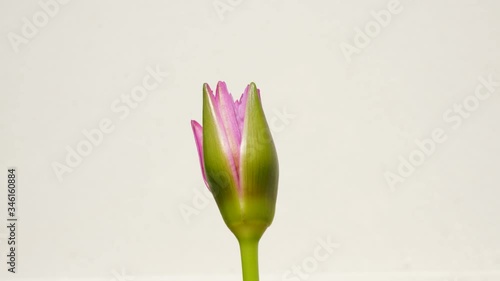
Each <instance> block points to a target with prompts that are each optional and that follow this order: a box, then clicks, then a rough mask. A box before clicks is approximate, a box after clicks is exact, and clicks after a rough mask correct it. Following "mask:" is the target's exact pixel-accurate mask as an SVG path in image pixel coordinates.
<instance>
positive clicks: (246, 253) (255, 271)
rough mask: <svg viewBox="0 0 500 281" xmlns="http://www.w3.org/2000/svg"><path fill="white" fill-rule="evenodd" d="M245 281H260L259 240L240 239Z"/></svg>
mask: <svg viewBox="0 0 500 281" xmlns="http://www.w3.org/2000/svg"><path fill="white" fill-rule="evenodd" d="M238 242H239V243H240V252H241V266H242V269H243V281H259V258H258V256H259V254H258V249H259V239H258V238H253V237H252V238H245V239H239V240H238Z"/></svg>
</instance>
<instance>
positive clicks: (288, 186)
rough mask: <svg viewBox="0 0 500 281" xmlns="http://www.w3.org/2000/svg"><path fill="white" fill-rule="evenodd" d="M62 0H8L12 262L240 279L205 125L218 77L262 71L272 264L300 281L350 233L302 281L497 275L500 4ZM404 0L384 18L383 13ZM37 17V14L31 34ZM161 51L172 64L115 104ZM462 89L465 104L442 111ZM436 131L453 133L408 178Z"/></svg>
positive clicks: (1, 258) (0, 162)
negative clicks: (14, 218)
mask: <svg viewBox="0 0 500 281" xmlns="http://www.w3.org/2000/svg"><path fill="white" fill-rule="evenodd" d="M47 2H48V0H41V3H42V5H43V3H47ZM56 3H57V9H56V12H54V10H52V11H53V15H52V16H50V17H48V18H47V19H48V20H47V22H43V20H44V18H43V15H41V14H40V13H45V15H46V12H44V10H43V8H42V6H41V4H40V3H39V1H14V0H2V1H0V34H1V38H2V39H1V40H0V50H1V52H0V87H1V88H0V168H1V169H2V170H3V171H0V179H1V184H0V188H1V191H0V219H1V220H2V221H5V220H6V218H7V213H6V208H7V205H6V203H7V192H6V175H7V171H6V170H7V167H10V166H15V167H17V169H18V177H19V185H18V217H19V222H18V225H19V226H18V230H17V231H18V233H17V235H18V237H17V238H18V253H17V256H18V265H17V270H18V273H17V274H16V275H15V276H14V275H13V274H10V273H7V266H6V264H5V262H6V260H5V258H6V257H5V255H6V250H7V245H6V239H5V238H6V237H7V235H8V233H7V229H6V228H4V227H2V228H0V240H1V242H0V254H1V255H0V264H1V266H0V269H1V270H0V279H2V280H18V279H19V280H20V278H48V280H58V279H64V278H68V280H71V279H74V278H75V280H80V279H78V278H95V280H117V281H124V280H149V279H151V278H153V277H156V278H159V279H154V280H164V279H161V278H160V277H162V276H165V277H168V276H171V278H172V280H203V279H205V280H212V279H213V280H226V279H217V278H218V277H217V276H219V275H220V276H226V277H227V280H241V276H240V260H239V251H238V246H237V243H236V239H235V238H234V237H233V236H232V234H231V233H230V232H229V230H228V229H227V228H226V226H225V225H224V224H223V222H222V218H221V216H220V214H219V212H218V210H217V208H216V205H215V204H214V202H213V199H212V198H209V197H206V187H205V186H204V184H203V180H202V177H201V174H200V168H199V164H198V158H197V157H198V156H197V153H196V148H195V144H194V140H193V136H192V131H191V127H190V124H189V122H190V120H191V119H197V120H201V101H202V96H201V89H202V84H203V83H204V82H208V83H209V84H210V85H211V86H212V88H214V87H215V85H216V83H217V81H218V80H224V81H226V82H227V84H228V87H229V90H230V91H231V92H232V93H233V95H235V96H237V97H239V95H240V94H241V93H242V92H243V90H244V88H245V86H246V85H247V84H248V83H249V82H251V81H254V82H256V84H257V86H258V87H259V88H260V90H261V94H262V100H263V104H264V110H265V112H266V115H267V118H268V120H272V125H271V127H272V131H273V136H274V140H275V143H276V146H277V149H278V155H279V160H280V186H279V196H278V202H277V213H276V217H275V220H274V223H273V225H272V226H271V227H270V228H269V229H268V231H267V232H266V234H265V235H264V237H263V238H262V240H261V244H260V267H261V274H262V278H261V279H262V280H286V278H284V274H287V271H290V270H292V269H293V267H294V266H301V267H302V268H303V265H304V262H306V261H311V257H313V253H314V250H315V248H316V247H317V245H318V242H317V241H318V240H319V239H327V238H328V237H329V238H330V239H331V240H332V241H335V242H336V243H337V244H338V248H337V249H336V250H335V251H334V252H333V253H331V254H329V256H328V259H327V260H325V261H316V263H315V264H317V268H314V270H311V269H310V267H309V273H308V277H299V276H296V275H289V278H293V276H295V277H294V278H296V279H290V280H296V281H297V280H306V279H307V280H320V279H323V280H351V279H352V280H500V275H499V274H498V271H500V239H499V237H500V225H499V221H498V218H499V215H500V208H499V204H498V200H499V198H500V197H499V196H500V191H499V187H500V178H499V172H498V168H499V167H500V165H499V164H500V160H499V159H500V148H499V141H500V127H499V126H498V124H499V123H498V121H499V117H500V111H499V108H500V87H498V86H497V87H496V91H495V92H493V93H492V94H491V95H490V96H489V97H487V98H483V99H482V100H478V99H477V98H475V97H474V93H475V91H476V88H478V87H479V88H481V87H482V86H481V85H482V84H481V83H480V78H479V77H482V78H483V79H486V80H488V79H493V80H495V81H500V49H499V46H500V18H499V17H498V15H499V11H500V2H498V1H494V0H490V1H486V0H470V1H465V0H463V1H410V0H400V2H397V3H396V4H394V3H392V4H391V2H390V1H388V0H376V1H368V0H366V1H340V0H339V1H294V0H291V1H285V0H272V1H257V0H243V1H236V0H232V1H229V0H221V1H215V2H213V1H212V0H206V1H194V0H184V1H181V0H177V1H159V0H157V1H153V0H145V1H77V0H73V1H71V2H69V3H67V4H59V3H58V2H56ZM398 3H399V4H398ZM224 4H225V5H226V6H225V7H226V8H228V7H229V8H228V10H222V11H221V10H219V11H217V9H216V8H215V6H214V5H216V6H217V5H224ZM388 5H389V6H390V5H397V6H398V7H399V8H398V11H399V12H397V13H392V14H391V19H390V21H389V20H388V22H386V23H385V25H386V26H382V27H381V26H380V24H379V23H377V22H376V21H375V19H374V16H373V14H372V13H371V12H372V11H374V12H376V13H379V11H381V10H386V11H387V10H388ZM221 7H222V6H221ZM52 9H55V8H54V7H52ZM37 16H40V17H41V18H37ZM33 17H35V18H36V19H33ZM23 18H26V19H27V21H29V22H30V23H31V24H33V23H37V24H39V25H40V26H38V27H37V26H35V28H36V31H33V30H31V32H32V33H31V34H30V33H27V34H28V35H29V36H31V38H28V37H27V36H25V35H23V28H24V29H26V27H24V26H25V25H26V24H27V23H26V21H24V20H23ZM40 22H41V23H40ZM374 24H375V25H374ZM367 26H371V28H375V29H372V33H371V35H370V36H371V37H367V38H369V39H368V40H369V41H370V42H369V44H367V45H366V46H364V45H363V44H361V45H360V42H361V41H362V40H361V39H360V38H359V36H360V35H359V32H358V31H357V29H360V30H365V28H366V27H367ZM377 26H378V28H379V29H376V27H377ZM25 31H26V30H25ZM362 32H363V33H366V31H362ZM13 34H15V35H13ZM13 36H14V37H15V36H17V37H16V38H17V39H19V38H20V37H22V38H24V41H22V42H21V43H19V42H20V41H15V42H17V43H13V42H14V41H12V38H14V37H13ZM356 36H358V37H356ZM355 38H357V39H358V41H355ZM365 39H366V38H365ZM360 40H361V41H360ZM347 44H349V45H351V46H353V48H357V51H356V53H353V54H351V55H348V54H347V55H346V54H345V53H344V52H343V51H342V48H341V46H344V47H345V46H346V45H347ZM147 67H151V68H153V69H154V68H156V67H158V68H159V69H161V71H162V72H168V77H166V78H165V79H163V80H162V81H161V83H159V84H158V85H157V87H156V88H155V89H154V90H152V91H149V92H148V94H147V96H146V97H145V98H144V100H143V101H141V102H138V103H137V107H136V108H135V109H132V110H131V111H130V114H129V115H127V116H126V117H124V116H123V115H122V113H117V112H115V111H114V110H113V109H112V108H111V107H112V104H113V103H120V96H122V95H125V96H130V95H131V91H132V89H133V88H134V87H136V86H141V85H142V81H143V79H144V77H146V76H147V75H148V71H147V70H146V69H147ZM490 76H491V77H493V78H490ZM495 77H496V78H495ZM482 90H483V92H482V93H485V88H484V87H483V88H482ZM464 100H467V101H468V102H469V104H468V105H467V106H468V107H469V108H473V110H472V109H471V110H470V112H468V111H467V112H466V113H467V114H468V115H467V118H465V117H457V116H460V115H458V113H454V112H451V113H450V112H448V114H451V115H450V116H454V117H453V118H455V119H453V120H455V121H450V120H446V119H445V118H444V117H443V115H446V113H447V111H448V110H452V111H453V110H454V105H455V104H457V105H458V104H462V103H463V101H464ZM474 101H478V103H477V104H474ZM122 105H123V104H122ZM287 114H288V116H287ZM450 116H449V117H450ZM120 117H124V118H123V119H121V118H120ZM106 118H107V119H109V120H111V121H110V122H112V125H113V127H114V130H113V131H112V132H110V133H105V134H104V136H103V140H102V142H101V143H99V144H98V145H96V146H94V147H93V149H92V151H91V152H90V153H89V154H88V156H85V157H83V160H82V162H81V163H80V164H77V165H74V166H75V167H72V168H71V169H72V171H71V172H67V173H64V174H63V175H62V179H61V180H58V177H57V175H56V174H57V173H56V172H55V171H54V168H53V165H54V163H56V162H57V163H59V164H61V165H62V164H64V165H66V164H67V163H66V156H67V154H68V152H67V147H68V146H69V147H70V148H72V149H76V147H77V145H78V144H79V143H81V142H84V141H85V140H86V138H85V136H84V135H83V134H82V130H88V131H90V130H94V129H96V128H98V127H99V123H100V122H101V121H102V120H103V119H106ZM457 118H458V119H461V121H462V122H461V123H460V124H458V122H459V121H458V120H457ZM270 122H271V121H270ZM436 129H437V130H440V129H441V130H442V131H441V132H443V133H444V134H445V137H446V141H444V142H442V143H439V144H436V146H435V148H434V149H433V151H432V153H429V155H428V156H424V157H425V159H424V161H422V162H423V163H419V165H417V166H418V167H415V171H414V172H413V173H412V174H411V175H406V176H404V177H401V178H400V179H402V180H401V181H399V182H397V183H395V184H394V186H393V188H391V186H390V184H389V183H388V181H387V180H386V177H385V176H386V175H387V173H394V174H396V175H397V174H398V166H400V165H402V164H401V163H403V162H402V161H403V160H401V159H408V158H409V157H410V155H412V153H413V154H414V155H417V154H419V152H418V151H419V150H418V149H419V148H418V146H417V144H416V143H415V141H416V140H424V139H429V138H430V137H431V136H432V132H433V131H434V130H436ZM415 151H417V152H415ZM400 157H401V158H400ZM200 194H201V195H200ZM190 208H191V209H190ZM186 209H190V210H191V211H193V210H194V213H191V214H189V215H186V213H184V215H183V211H182V210H186ZM0 225H4V224H3V223H0ZM306 263H307V262H306ZM123 273H125V275H126V276H123ZM172 276H177V277H175V278H174V277H172ZM182 276H185V277H184V278H186V279H182ZM190 276H194V277H192V278H191V277H190ZM196 276H197V277H196ZM210 276H212V277H214V276H215V277H214V278H212V279H210V278H211V277H210ZM148 278H149V279H148ZM190 278H191V279H190ZM391 278H392V279H391ZM151 280H153V279H151ZM165 280H167V279H165ZM168 280H170V279H168Z"/></svg>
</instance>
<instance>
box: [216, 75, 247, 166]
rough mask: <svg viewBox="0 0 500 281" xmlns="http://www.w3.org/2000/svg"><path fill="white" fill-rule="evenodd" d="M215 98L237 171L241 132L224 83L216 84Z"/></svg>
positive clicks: (231, 98)
mask: <svg viewBox="0 0 500 281" xmlns="http://www.w3.org/2000/svg"><path fill="white" fill-rule="evenodd" d="M217 97H218V98H219V112H220V117H221V121H222V124H223V125H224V129H225V131H226V136H227V140H228V142H229V147H230V148H231V153H232V156H233V159H234V163H235V164H236V170H238V166H239V162H240V144H241V131H240V127H239V125H238V120H237V118H236V108H235V104H234V100H233V97H232V96H231V94H229V92H228V91H227V87H226V83H224V82H219V83H217Z"/></svg>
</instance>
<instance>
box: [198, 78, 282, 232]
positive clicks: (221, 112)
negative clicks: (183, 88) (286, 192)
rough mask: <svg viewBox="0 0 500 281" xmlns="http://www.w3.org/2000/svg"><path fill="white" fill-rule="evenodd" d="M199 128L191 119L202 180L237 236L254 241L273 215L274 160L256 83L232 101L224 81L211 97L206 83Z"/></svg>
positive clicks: (271, 141) (269, 133) (274, 191)
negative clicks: (201, 120) (201, 119)
mask: <svg viewBox="0 0 500 281" xmlns="http://www.w3.org/2000/svg"><path fill="white" fill-rule="evenodd" d="M202 124H203V126H201V125H200V124H199V123H198V122H196V121H194V120H193V121H191V125H192V128H193V132H194V136H195V141H196V146H197V148H198V155H199V159H200V164H201V170H202V174H203V179H204V180H205V183H206V185H207V187H208V188H209V189H210V191H211V192H212V194H213V195H214V198H215V200H216V202H217V205H218V207H219V210H220V212H221V214H222V217H223V218H224V221H225V223H226V224H227V226H228V227H229V228H230V229H231V231H232V232H233V233H234V234H235V235H236V237H237V238H238V239H239V240H240V239H246V238H254V239H257V241H258V239H259V238H260V237H261V235H262V234H263V233H264V231H265V229H266V228H267V227H268V226H269V225H270V224H271V222H272V220H273V217H274V211H275V205H276V196H277V190H278V158H277V154H276V149H275V146H274V142H273V140H272V137H271V132H270V130H269V126H268V124H267V121H266V118H265V115H264V111H263V109H262V104H261V98H260V93H259V90H258V89H257V87H256V86H255V84H254V83H251V84H250V85H248V86H247V87H246V89H245V91H244V92H243V94H242V95H241V97H240V99H239V100H236V101H235V100H234V99H233V97H232V95H231V94H230V93H229V92H228V90H227V87H226V84H225V83H224V82H219V83H218V84H217V89H216V93H215V95H214V94H213V93H212V90H211V89H210V87H209V86H208V85H207V84H204V85H203V122H202Z"/></svg>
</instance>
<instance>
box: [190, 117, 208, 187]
mask: <svg viewBox="0 0 500 281" xmlns="http://www.w3.org/2000/svg"><path fill="white" fill-rule="evenodd" d="M191 127H192V128H193V134H194V141H195V142H196V148H198V158H199V159H200V166H201V173H202V174H203V180H204V181H205V185H206V186H207V187H208V189H210V186H208V182H207V175H206V174H205V161H204V159H203V127H201V125H200V124H199V123H198V122H196V121H194V120H191Z"/></svg>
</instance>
